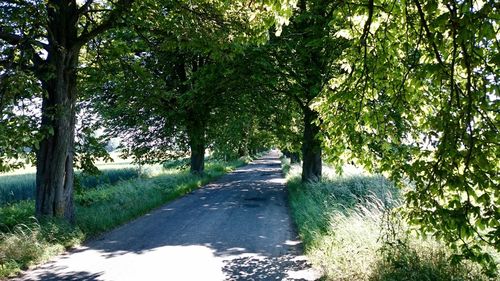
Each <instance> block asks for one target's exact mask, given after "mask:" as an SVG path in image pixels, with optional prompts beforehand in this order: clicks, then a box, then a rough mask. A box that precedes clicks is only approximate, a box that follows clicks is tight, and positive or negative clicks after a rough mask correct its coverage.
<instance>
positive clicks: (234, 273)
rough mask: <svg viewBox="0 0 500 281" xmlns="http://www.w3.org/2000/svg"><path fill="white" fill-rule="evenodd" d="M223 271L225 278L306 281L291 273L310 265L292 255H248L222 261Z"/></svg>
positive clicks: (250, 280) (234, 279)
mask: <svg viewBox="0 0 500 281" xmlns="http://www.w3.org/2000/svg"><path fill="white" fill-rule="evenodd" d="M224 263H225V265H224V268H223V271H224V273H225V274H226V276H228V279H227V280H231V281H236V280H245V281H247V280H248V281H254V280H255V281H257V280H259V281H260V280H289V281H306V280H307V279H303V278H294V277H293V273H294V272H299V271H304V270H308V269H310V267H311V265H310V264H309V263H308V262H307V261H305V260H303V259H297V258H296V257H295V256H292V255H285V256H280V257H260V256H257V257H256V256H250V257H241V258H236V259H232V260H229V261H224Z"/></svg>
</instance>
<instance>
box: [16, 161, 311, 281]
mask: <svg viewBox="0 0 500 281" xmlns="http://www.w3.org/2000/svg"><path fill="white" fill-rule="evenodd" d="M137 204H140V202H137ZM317 277H318V276H317V274H316V273H315V272H314V271H313V270H312V269H311V268H310V265H309V264H308V263H307V261H306V260H305V258H304V257H303V256H302V255H301V247H300V242H299V241H298V238H297V234H296V232H295V230H294V228H293V226H292V223H291V220H290V216H289V213H288V209H287V202H286V188H285V180H284V178H283V175H282V173H281V167H280V161H279V159H278V153H277V152H275V151H273V152H271V153H269V154H268V155H266V156H265V157H263V158H261V159H259V160H256V161H254V162H252V163H251V164H249V165H247V166H245V167H242V168H239V169H237V170H235V171H234V172H232V173H230V174H227V175H225V176H223V177H221V178H220V179H219V180H218V181H216V182H214V183H211V184H208V185H206V186H204V187H202V188H200V189H198V190H196V191H194V192H192V193H190V194H188V195H186V196H184V197H182V198H179V199H177V200H174V201H172V202H170V203H168V204H166V205H164V206H162V207H160V208H158V209H156V210H154V211H152V212H151V213H149V214H147V215H145V216H143V217H141V218H139V219H136V220H134V221H132V222H130V223H128V224H126V225H123V226H121V227H119V228H117V229H115V230H113V231H111V232H109V233H106V234H104V235H102V236H101V237H100V238H98V239H96V240H93V241H90V242H88V243H86V244H85V245H84V246H82V247H79V248H77V249H75V250H72V251H70V252H69V253H66V254H64V255H61V256H59V257H57V258H55V259H54V260H52V261H51V262H49V263H46V264H45V265H42V266H40V267H39V268H37V269H35V270H32V271H28V272H26V273H25V274H24V275H23V276H22V277H20V278H18V280H86V281H90V280H115V281H121V280H193V281H195V280H196V281H197V280H200V281H209V280H315V279H316V278H317Z"/></svg>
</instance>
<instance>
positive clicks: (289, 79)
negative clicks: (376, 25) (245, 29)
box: [267, 0, 347, 182]
mask: <svg viewBox="0 0 500 281" xmlns="http://www.w3.org/2000/svg"><path fill="white" fill-rule="evenodd" d="M337 5H338V4H337V3H334V2H331V1H321V0H317V1H316V0H315V1H305V0H303V1H299V2H298V7H297V9H296V11H295V13H294V15H293V16H292V18H291V19H290V24H289V25H288V26H286V27H284V28H283V32H282V33H281V35H280V36H277V37H274V38H272V39H271V40H270V42H269V46H268V47H267V48H268V55H269V57H268V59H269V60H270V61H272V62H273V66H272V70H270V72H274V73H275V74H274V75H276V76H277V77H279V81H277V83H276V85H275V86H274V89H272V90H273V91H274V93H278V94H279V93H284V94H285V95H287V96H288V98H289V101H291V102H294V103H296V105H297V106H298V107H299V108H300V111H301V113H302V122H303V124H302V140H301V142H302V158H303V162H302V181H304V182H310V181H319V180H320V179H321V174H322V173H321V172H322V156H321V154H322V130H321V122H322V120H321V118H320V116H319V115H318V112H317V111H316V109H314V108H313V103H314V102H315V99H316V98H317V97H318V96H320V94H321V93H322V92H323V91H324V89H325V87H326V86H327V83H328V81H329V79H330V77H331V76H332V75H334V73H336V72H338V71H340V69H339V68H338V67H337V65H335V64H334V63H333V62H334V61H335V60H336V59H337V58H338V57H339V56H340V54H341V53H342V51H343V50H344V48H346V47H347V45H346V40H343V39H342V38H340V39H336V40H334V38H332V37H331V34H333V33H335V31H336V28H337V27H336V26H334V25H331V24H330V18H331V16H332V13H333V12H334V11H335V9H336V7H337Z"/></svg>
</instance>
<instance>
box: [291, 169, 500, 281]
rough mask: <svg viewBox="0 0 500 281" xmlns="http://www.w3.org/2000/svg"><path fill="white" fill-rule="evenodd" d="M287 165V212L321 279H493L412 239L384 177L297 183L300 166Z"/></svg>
mask: <svg viewBox="0 0 500 281" xmlns="http://www.w3.org/2000/svg"><path fill="white" fill-rule="evenodd" d="M286 166H287V165H285V168H286V169H288V170H289V173H288V176H287V179H288V189H289V193H290V208H291V213H292V216H293V219H294V221H295V223H296V225H297V228H298V231H299V234H300V236H301V238H302V240H303V242H304V245H305V250H306V255H307V256H308V257H309V258H310V260H311V262H312V263H313V265H314V266H315V267H316V268H318V269H319V270H321V271H322V272H323V274H324V277H323V279H324V280H376V281H379V280H380V281H382V280H384V281H389V280H390V281H397V280H415V281H417V280H419V281H420V280H429V281H431V280H450V281H451V280H454V281H458V280H498V279H488V278H487V277H486V276H485V275H483V274H482V273H481V272H480V267H479V266H477V265H475V264H472V263H469V262H463V263H461V264H458V265H451V264H450V262H449V257H450V255H451V252H450V251H449V250H448V249H447V248H446V247H444V246H443V245H441V244H439V243H438V242H437V241H435V240H434V239H432V238H425V237H418V236H417V235H415V234H413V233H412V232H411V231H410V228H409V227H408V225H406V224H405V223H404V222H403V220H402V219H401V217H400V215H399V212H400V210H401V209H402V208H403V205H402V204H401V203H400V202H399V198H400V197H401V195H400V194H399V193H400V192H399V190H397V189H395V188H394V187H393V185H392V184H391V183H390V182H389V181H387V180H386V179H384V178H383V177H381V176H364V175H360V174H358V175H350V176H344V177H341V176H335V175H331V176H330V177H329V178H327V179H324V180H323V181H322V182H320V183H316V184H302V183H301V182H300V177H299V174H300V167H298V166H292V167H286Z"/></svg>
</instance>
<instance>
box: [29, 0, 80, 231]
mask: <svg viewBox="0 0 500 281" xmlns="http://www.w3.org/2000/svg"><path fill="white" fill-rule="evenodd" d="M49 5H50V4H48V30H49V34H50V35H49V38H48V41H49V44H50V46H51V49H50V51H49V52H48V54H47V65H48V67H47V73H42V74H40V75H39V76H40V77H39V79H40V80H41V81H42V86H43V88H44V89H45V90H46V95H44V96H43V102H42V122H41V131H42V133H43V134H44V135H43V139H42V140H41V142H40V147H39V149H38V151H37V163H36V168H37V172H36V203H35V211H36V215H37V216H38V217H59V218H65V219H66V220H68V221H70V222H73V221H74V207H73V179H74V174H73V158H74V155H73V154H74V152H73V148H74V133H75V123H76V117H75V116H76V109H75V107H76V95H77V93H76V83H77V82H76V78H77V74H76V69H77V67H78V55H79V51H80V48H78V47H75V46H74V45H73V44H74V42H75V40H76V38H77V26H76V23H74V22H72V21H73V20H74V18H73V16H74V15H75V13H76V6H75V5H74V4H73V5H72V4H67V3H65V1H63V2H59V6H57V7H51V6H49Z"/></svg>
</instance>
